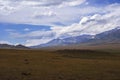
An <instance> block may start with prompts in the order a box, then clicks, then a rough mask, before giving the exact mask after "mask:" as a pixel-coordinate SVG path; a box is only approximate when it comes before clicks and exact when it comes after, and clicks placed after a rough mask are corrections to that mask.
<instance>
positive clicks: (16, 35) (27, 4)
mask: <svg viewBox="0 0 120 80" xmlns="http://www.w3.org/2000/svg"><path fill="white" fill-rule="evenodd" d="M119 26H120V0H0V43H1V44H3V43H7V44H14V45H17V44H23V45H25V46H35V45H40V44H44V43H47V42H49V41H51V40H53V39H56V38H60V39H63V38H67V37H74V36H79V35H96V34H99V33H102V32H104V31H108V30H111V29H114V28H117V27H119Z"/></svg>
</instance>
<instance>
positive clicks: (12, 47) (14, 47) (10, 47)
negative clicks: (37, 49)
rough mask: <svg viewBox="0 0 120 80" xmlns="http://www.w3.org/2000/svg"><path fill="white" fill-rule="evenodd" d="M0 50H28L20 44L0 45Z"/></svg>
mask: <svg viewBox="0 0 120 80" xmlns="http://www.w3.org/2000/svg"><path fill="white" fill-rule="evenodd" d="M0 48H7V49H29V48H28V47H25V46H23V45H21V44H19V45H16V46H14V45H9V44H0Z"/></svg>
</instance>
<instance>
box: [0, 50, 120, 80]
mask: <svg viewBox="0 0 120 80" xmlns="http://www.w3.org/2000/svg"><path fill="white" fill-rule="evenodd" d="M119 52H120V51H117V52H111V51H110V52H106V51H92V50H88V51H86V50H62V51H40V50H10V49H1V50H0V80H120V53H119Z"/></svg>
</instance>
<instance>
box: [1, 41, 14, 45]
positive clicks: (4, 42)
mask: <svg viewBox="0 0 120 80" xmlns="http://www.w3.org/2000/svg"><path fill="white" fill-rule="evenodd" d="M0 44H10V45H12V43H10V42H8V41H0Z"/></svg>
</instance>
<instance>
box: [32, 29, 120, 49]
mask: <svg viewBox="0 0 120 80" xmlns="http://www.w3.org/2000/svg"><path fill="white" fill-rule="evenodd" d="M84 43H91V44H105V43H120V28H119V27H117V28H115V29H112V30H109V31H105V32H103V33H100V34H96V35H80V36H75V37H68V38H63V39H60V38H57V39H53V40H51V41H50V42H48V43H46V44H41V45H38V46H32V48H42V47H51V46H66V45H74V44H77V45H78V44H79V45H80V44H84Z"/></svg>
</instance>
